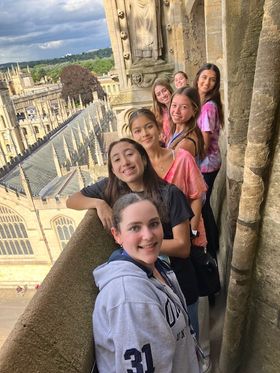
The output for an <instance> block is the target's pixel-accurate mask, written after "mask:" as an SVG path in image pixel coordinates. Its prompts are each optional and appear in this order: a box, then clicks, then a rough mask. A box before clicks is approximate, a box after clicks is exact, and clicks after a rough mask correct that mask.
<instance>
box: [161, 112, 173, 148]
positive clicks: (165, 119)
mask: <svg viewBox="0 0 280 373" xmlns="http://www.w3.org/2000/svg"><path fill="white" fill-rule="evenodd" d="M162 132H163V142H164V143H165V144H167V142H168V141H169V138H170V136H171V128H170V118H169V113H168V109H167V108H163V109H162Z"/></svg>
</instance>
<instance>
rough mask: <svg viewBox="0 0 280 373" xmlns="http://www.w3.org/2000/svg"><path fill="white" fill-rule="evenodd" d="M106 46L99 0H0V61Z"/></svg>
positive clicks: (29, 58)
mask: <svg viewBox="0 0 280 373" xmlns="http://www.w3.org/2000/svg"><path fill="white" fill-rule="evenodd" d="M107 47H110V40H109V35H108V30H107V24H106V19H105V12H104V8H103V1H102V0H0V64H1V63H7V62H22V61H31V60H39V59H45V58H54V57H61V56H64V55H65V54H67V53H72V54H75V53H81V52H87V51H90V50H94V49H99V48H107Z"/></svg>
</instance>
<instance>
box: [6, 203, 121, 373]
mask: <svg viewBox="0 0 280 373" xmlns="http://www.w3.org/2000/svg"><path fill="white" fill-rule="evenodd" d="M113 248H114V241H113V239H112V237H111V236H109V234H108V233H106V232H105V230H104V229H103V228H102V226H101V223H100V221H99V219H98V218H97V217H96V214H95V212H94V210H90V211H89V212H88V213H87V214H86V216H85V218H84V219H83V221H82V222H81V224H80V225H79V227H78V228H77V230H76V232H75V234H74V235H73V236H72V238H71V240H70V242H69V244H68V245H67V247H66V248H65V250H64V251H63V253H62V254H61V256H60V257H59V259H58V260H57V262H56V263H55V265H54V266H53V267H52V269H51V271H50V273H49V274H48V276H47V277H46V279H45V281H44V282H43V284H42V286H41V287H40V289H39V290H38V292H37V294H36V295H35V296H34V297H33V299H32V300H31V302H30V304H29V305H28V307H27V309H26V310H25V312H24V314H23V315H22V316H21V318H20V319H19V320H18V322H17V323H16V325H15V327H14V329H13V330H12V332H11V334H10V335H9V337H8V338H7V340H6V342H5V343H4V345H3V346H2V348H1V350H0V371H1V373H11V372H13V373H23V372H25V373H27V372H28V373H35V372H36V373H46V372H48V373H65V372H68V373H77V372H90V370H91V367H92V364H93V360H94V357H93V356H94V350H93V338H92V322H91V317H92V310H93V305H94V299H95V297H96V295H97V289H96V287H95V286H94V282H93V278H92V270H93V269H94V268H95V267H96V266H97V265H99V264H101V263H103V262H105V261H106V260H107V259H108V257H109V255H110V253H111V252H112V250H113Z"/></svg>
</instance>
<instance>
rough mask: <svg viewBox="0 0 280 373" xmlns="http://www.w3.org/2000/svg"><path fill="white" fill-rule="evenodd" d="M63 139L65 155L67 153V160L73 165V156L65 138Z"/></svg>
mask: <svg viewBox="0 0 280 373" xmlns="http://www.w3.org/2000/svg"><path fill="white" fill-rule="evenodd" d="M62 139H63V150H64V153H65V158H66V160H67V161H69V163H70V164H71V156H70V152H69V148H68V145H67V142H66V140H65V136H63V137H62Z"/></svg>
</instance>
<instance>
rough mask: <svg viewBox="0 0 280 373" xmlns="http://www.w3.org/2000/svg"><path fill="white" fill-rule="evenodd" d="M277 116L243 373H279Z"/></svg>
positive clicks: (279, 169) (279, 142) (279, 141)
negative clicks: (274, 146) (274, 143)
mask: <svg viewBox="0 0 280 373" xmlns="http://www.w3.org/2000/svg"><path fill="white" fill-rule="evenodd" d="M279 127H280V115H279V116H278V134H277V135H278V136H276V138H275V142H276V148H275V155H274V157H273V166H272V170H271V175H270V176H269V179H268V180H269V188H268V192H267V198H266V201H265V206H264V210H263V221H262V226H261V230H260V237H259V238H260V240H259V249H258V254H257V258H256V269H255V274H254V279H253V292H252V297H251V310H250V315H249V320H250V322H249V326H248V336H247V339H246V340H245V342H244V345H245V346H246V363H247V364H246V367H244V373H254V372H258V373H268V372H269V373H278V372H280V349H279V341H280V255H279V253H280V246H279V242H280V217H279V212H280V194H279V190H280V133H279Z"/></svg>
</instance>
